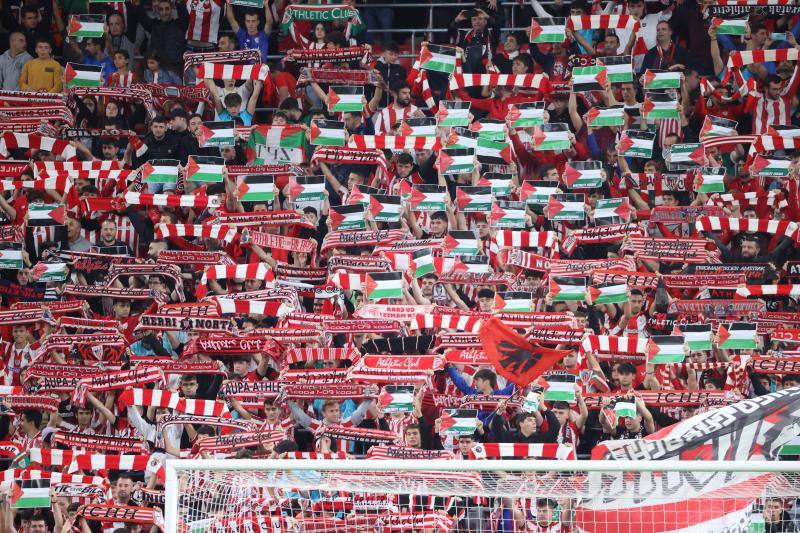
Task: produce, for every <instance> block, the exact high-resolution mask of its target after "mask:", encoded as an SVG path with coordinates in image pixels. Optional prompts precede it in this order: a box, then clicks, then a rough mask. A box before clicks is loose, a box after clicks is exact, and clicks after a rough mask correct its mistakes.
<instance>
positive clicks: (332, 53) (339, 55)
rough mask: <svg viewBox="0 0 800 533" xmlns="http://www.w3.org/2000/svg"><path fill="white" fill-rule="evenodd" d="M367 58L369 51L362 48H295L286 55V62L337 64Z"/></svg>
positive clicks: (365, 59) (364, 60)
mask: <svg viewBox="0 0 800 533" xmlns="http://www.w3.org/2000/svg"><path fill="white" fill-rule="evenodd" d="M368 58H369V49H367V48H366V47H364V46H351V47H348V48H321V49H319V50H312V49H308V48H307V49H301V48H295V49H293V50H289V51H288V53H287V60H289V61H294V62H296V63H316V62H324V63H329V62H332V63H339V62H345V61H363V62H366V61H367V60H368Z"/></svg>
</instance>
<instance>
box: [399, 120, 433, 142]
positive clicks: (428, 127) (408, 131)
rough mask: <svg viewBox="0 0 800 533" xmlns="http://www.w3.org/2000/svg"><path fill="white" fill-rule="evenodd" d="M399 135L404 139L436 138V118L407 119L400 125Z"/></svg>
mask: <svg viewBox="0 0 800 533" xmlns="http://www.w3.org/2000/svg"><path fill="white" fill-rule="evenodd" d="M400 135H403V136H404V137H436V118H434V117H419V118H407V119H405V120H404V121H403V123H402V124H401V125H400Z"/></svg>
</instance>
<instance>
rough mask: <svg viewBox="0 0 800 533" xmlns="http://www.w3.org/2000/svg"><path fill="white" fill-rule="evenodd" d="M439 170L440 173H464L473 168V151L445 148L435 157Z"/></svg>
mask: <svg viewBox="0 0 800 533" xmlns="http://www.w3.org/2000/svg"><path fill="white" fill-rule="evenodd" d="M437 162H438V163H439V172H441V173H442V174H445V175H448V174H464V173H468V172H472V171H473V169H474V168H475V151H474V150H468V149H463V148H456V149H451V148H447V149H445V150H442V151H441V152H439V157H438V158H437Z"/></svg>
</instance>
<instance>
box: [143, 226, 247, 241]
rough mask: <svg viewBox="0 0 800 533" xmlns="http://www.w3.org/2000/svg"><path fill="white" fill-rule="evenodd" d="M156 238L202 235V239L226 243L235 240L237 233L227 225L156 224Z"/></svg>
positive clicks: (237, 236)
mask: <svg viewBox="0 0 800 533" xmlns="http://www.w3.org/2000/svg"><path fill="white" fill-rule="evenodd" d="M155 237H156V239H170V238H173V237H202V238H203V239H217V240H221V241H224V242H226V243H228V244H230V243H233V242H236V240H237V239H238V238H239V234H238V233H236V230H235V229H233V228H230V227H228V226H221V225H217V224H214V225H211V226H201V225H199V224H159V225H158V226H156V235H155Z"/></svg>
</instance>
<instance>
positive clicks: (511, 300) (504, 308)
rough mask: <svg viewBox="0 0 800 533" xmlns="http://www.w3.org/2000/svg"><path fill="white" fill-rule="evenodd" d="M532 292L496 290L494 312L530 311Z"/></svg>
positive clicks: (531, 310)
mask: <svg viewBox="0 0 800 533" xmlns="http://www.w3.org/2000/svg"><path fill="white" fill-rule="evenodd" d="M533 310H534V309H533V294H532V293H530V292H496V293H495V295H494V312H495V313H500V312H503V313H532V312H533Z"/></svg>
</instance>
